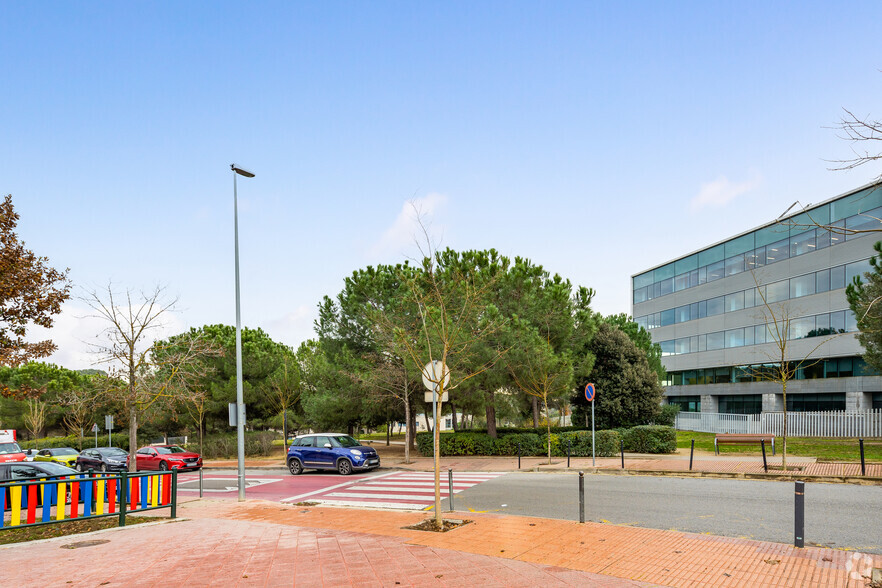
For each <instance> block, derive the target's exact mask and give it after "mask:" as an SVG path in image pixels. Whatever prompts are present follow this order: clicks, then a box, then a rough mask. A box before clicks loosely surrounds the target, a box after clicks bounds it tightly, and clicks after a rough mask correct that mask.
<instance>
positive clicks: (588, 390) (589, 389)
mask: <svg viewBox="0 0 882 588" xmlns="http://www.w3.org/2000/svg"><path fill="white" fill-rule="evenodd" d="M596 394H597V391H596V390H595V389H594V384H585V400H587V401H588V402H594V396H595V395H596Z"/></svg>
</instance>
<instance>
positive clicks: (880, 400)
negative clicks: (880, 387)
mask: <svg viewBox="0 0 882 588" xmlns="http://www.w3.org/2000/svg"><path fill="white" fill-rule="evenodd" d="M873 408H882V392H873Z"/></svg>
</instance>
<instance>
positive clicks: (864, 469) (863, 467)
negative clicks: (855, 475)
mask: <svg viewBox="0 0 882 588" xmlns="http://www.w3.org/2000/svg"><path fill="white" fill-rule="evenodd" d="M858 441H859V442H860V444H861V475H862V476H866V475H867V462H865V461H864V440H863V439H858Z"/></svg>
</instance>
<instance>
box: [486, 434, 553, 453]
mask: <svg viewBox="0 0 882 588" xmlns="http://www.w3.org/2000/svg"><path fill="white" fill-rule="evenodd" d="M518 445H520V452H521V455H540V454H542V453H543V452H544V451H545V444H544V443H543V442H542V439H541V438H540V437H539V435H537V434H536V433H533V432H531V433H510V434H505V435H500V436H499V438H498V439H496V440H495V443H494V444H493V446H494V450H495V451H494V452H493V455H517V454H518Z"/></svg>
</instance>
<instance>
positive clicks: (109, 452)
mask: <svg viewBox="0 0 882 588" xmlns="http://www.w3.org/2000/svg"><path fill="white" fill-rule="evenodd" d="M98 452H99V453H100V454H101V455H106V456H107V457H120V456H125V455H128V453H127V452H125V451H123V450H122V449H120V448H119V447H105V448H103V449H99V450H98Z"/></svg>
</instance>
